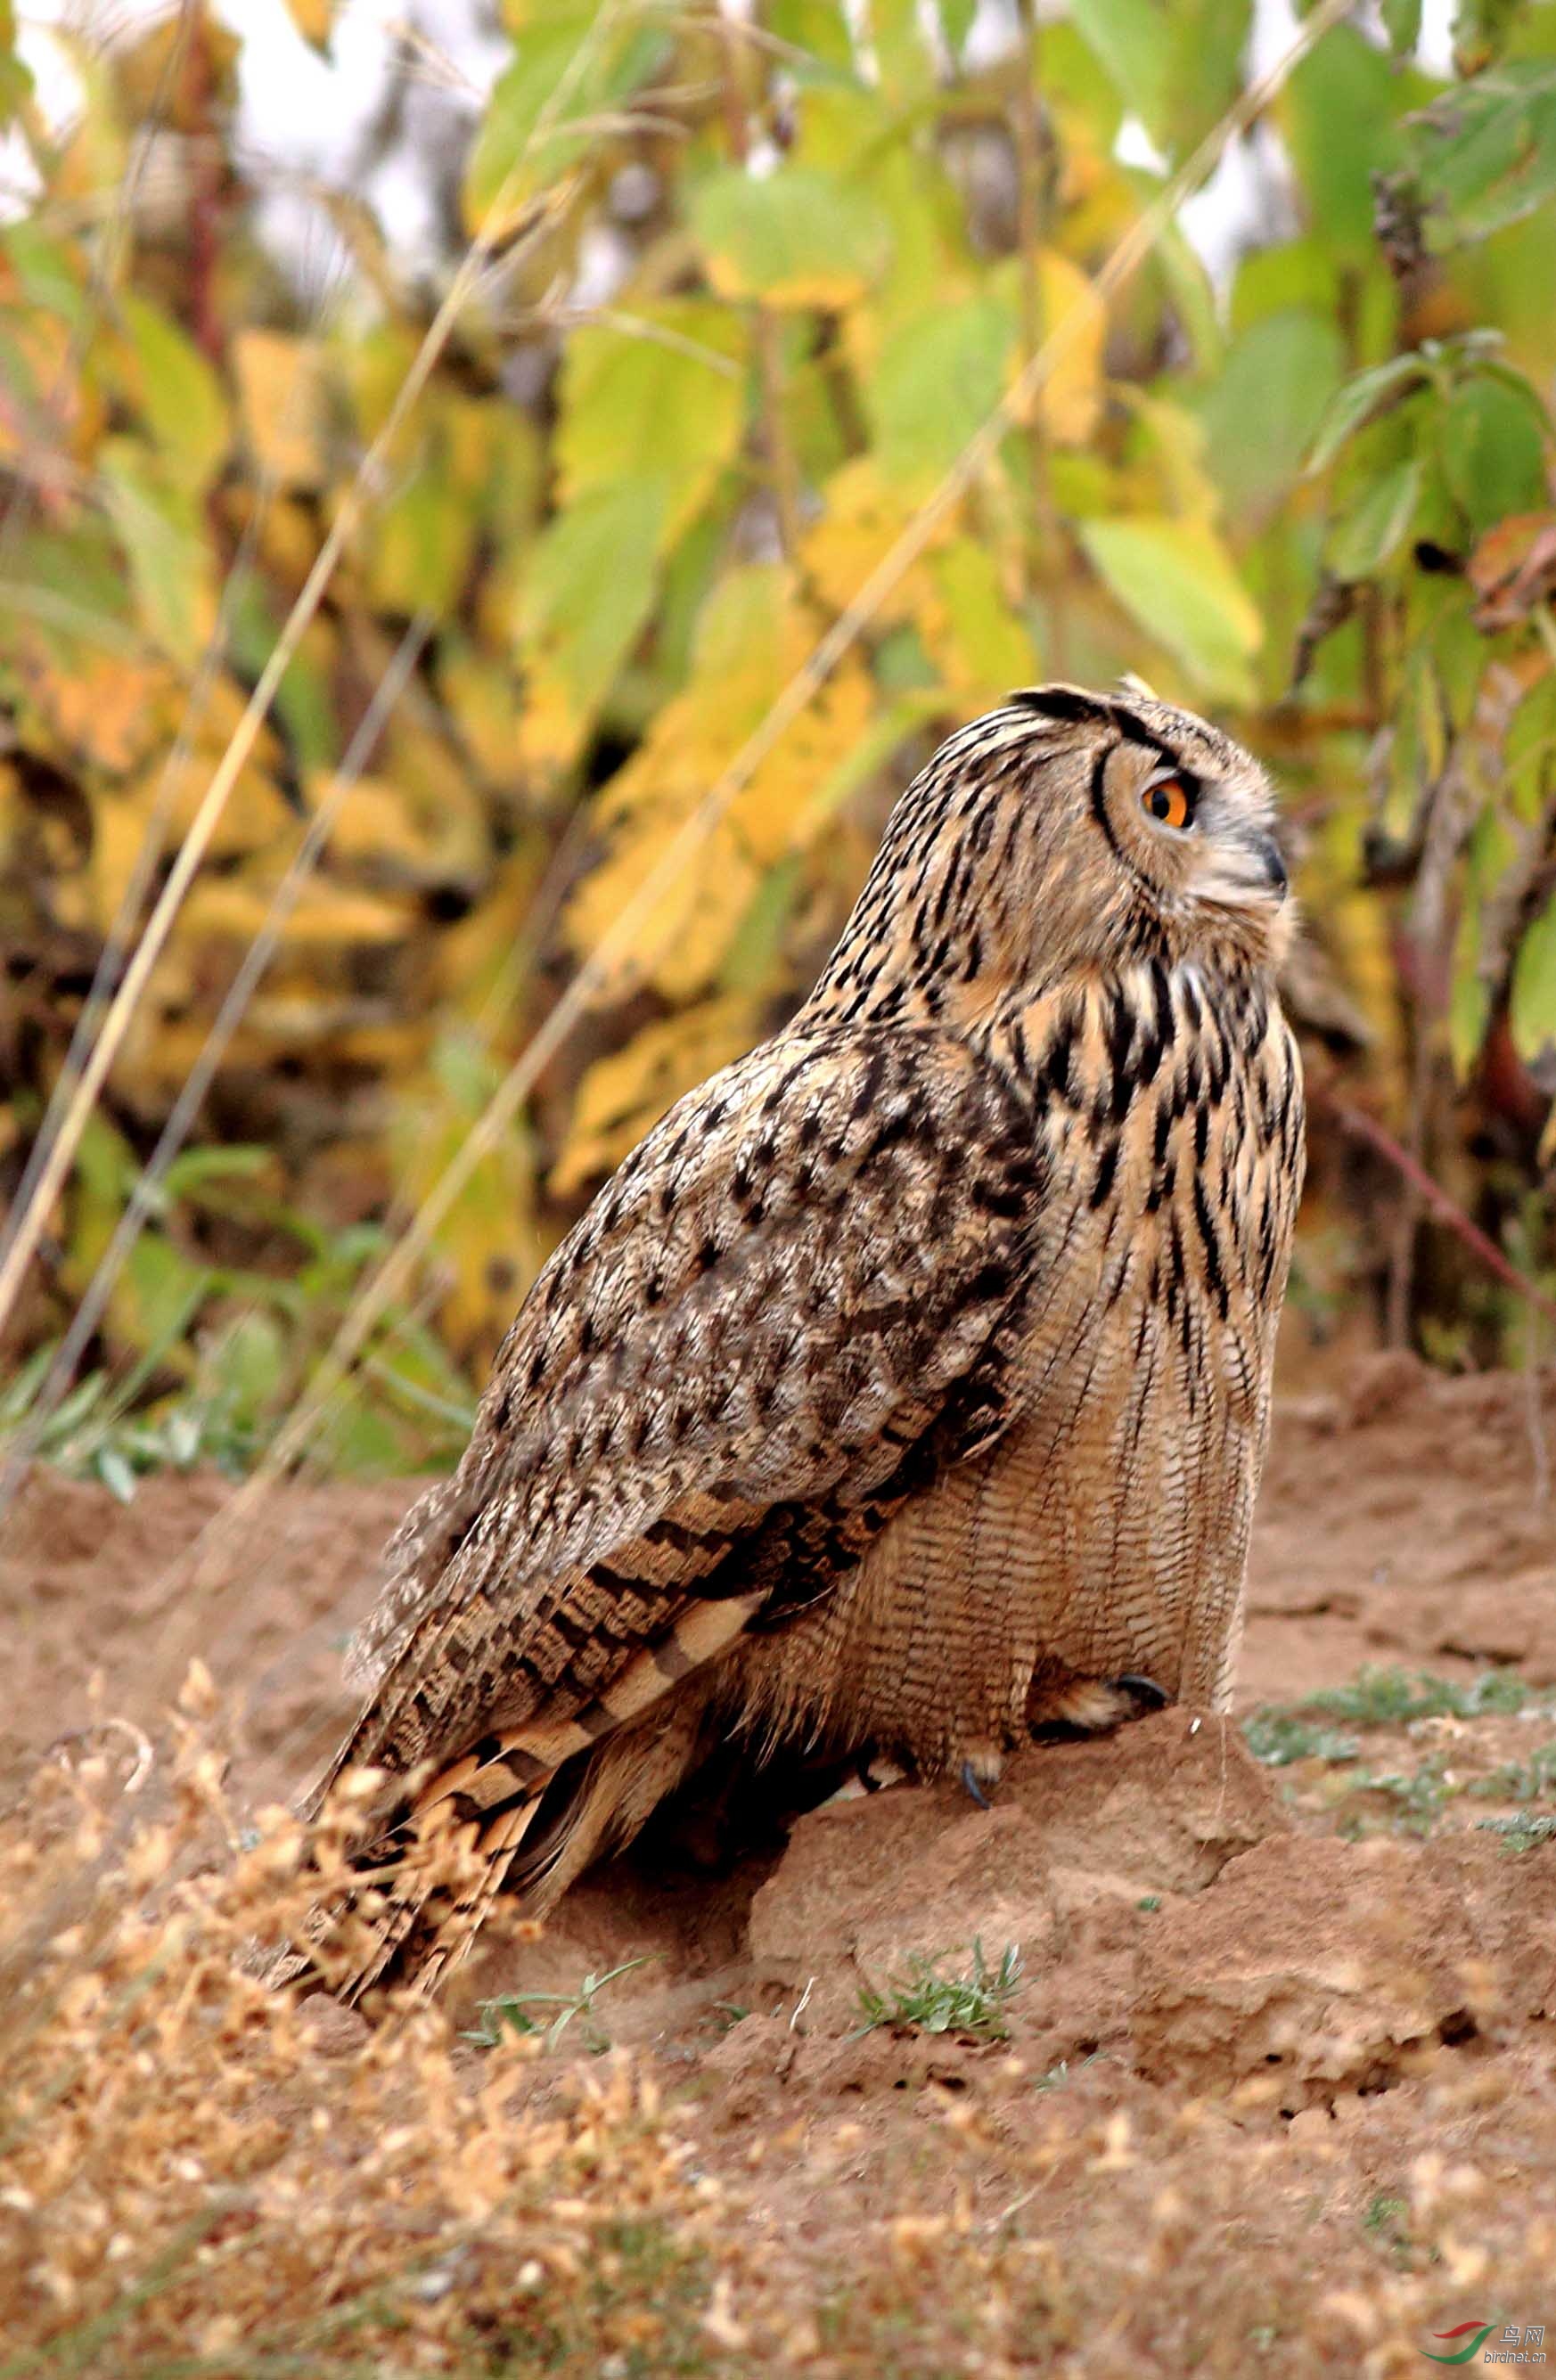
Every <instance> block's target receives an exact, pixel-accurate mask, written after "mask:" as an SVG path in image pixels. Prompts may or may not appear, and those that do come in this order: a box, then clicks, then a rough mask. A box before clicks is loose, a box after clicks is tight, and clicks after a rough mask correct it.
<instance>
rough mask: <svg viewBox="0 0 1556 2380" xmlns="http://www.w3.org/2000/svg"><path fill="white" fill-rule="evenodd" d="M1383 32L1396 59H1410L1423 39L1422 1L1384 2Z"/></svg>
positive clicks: (1385, 0)
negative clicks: (1417, 44) (1417, 43)
mask: <svg viewBox="0 0 1556 2380" xmlns="http://www.w3.org/2000/svg"><path fill="white" fill-rule="evenodd" d="M1383 30H1384V31H1385V33H1387V35H1388V37H1389V47H1390V49H1391V50H1392V52H1393V54H1394V55H1395V57H1396V58H1406V57H1409V56H1410V55H1412V54H1413V53H1414V51H1415V47H1416V42H1418V41H1419V40H1420V38H1421V0H1383Z"/></svg>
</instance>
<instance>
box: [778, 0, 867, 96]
mask: <svg viewBox="0 0 1556 2380" xmlns="http://www.w3.org/2000/svg"><path fill="white" fill-rule="evenodd" d="M762 21H763V23H764V24H765V25H766V27H767V29H768V31H769V32H770V33H772V36H773V38H774V39H775V40H777V41H780V42H788V44H789V46H790V48H791V50H799V51H802V52H803V53H804V61H803V62H802V61H801V60H800V59H797V58H794V57H788V58H785V59H784V67H785V69H786V71H788V72H790V73H792V74H796V75H797V76H798V77H799V78H800V79H801V80H802V81H804V80H808V79H809V78H810V76H811V75H812V74H814V73H816V72H817V71H818V70H820V72H821V75H822V76H823V77H824V78H825V79H827V80H829V81H830V80H832V79H834V78H835V77H838V76H844V77H846V78H847V79H849V80H852V79H853V76H854V70H855V61H854V44H853V42H852V40H851V39H850V37H849V32H848V18H847V13H846V11H845V9H844V7H843V6H842V0H772V6H770V7H768V8H767V9H765V10H764V11H763V16H762Z"/></svg>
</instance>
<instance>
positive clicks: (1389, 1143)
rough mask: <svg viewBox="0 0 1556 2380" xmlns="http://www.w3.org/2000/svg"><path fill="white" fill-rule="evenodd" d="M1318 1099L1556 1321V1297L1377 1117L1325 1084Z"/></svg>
mask: <svg viewBox="0 0 1556 2380" xmlns="http://www.w3.org/2000/svg"><path fill="white" fill-rule="evenodd" d="M1314 1098H1315V1099H1317V1100H1318V1101H1319V1104H1320V1105H1322V1106H1323V1107H1325V1108H1327V1109H1328V1111H1329V1112H1330V1114H1331V1116H1333V1118H1334V1120H1335V1122H1336V1123H1338V1124H1341V1125H1343V1128H1344V1130H1345V1131H1346V1132H1348V1133H1350V1134H1351V1135H1353V1137H1354V1138H1355V1139H1357V1140H1363V1141H1365V1142H1366V1143H1367V1145H1368V1147H1369V1148H1371V1149H1374V1150H1376V1152H1377V1154H1378V1155H1379V1156H1380V1157H1381V1158H1382V1159H1383V1160H1384V1161H1385V1163H1386V1164H1389V1165H1392V1167H1393V1169H1394V1171H1395V1172H1396V1173H1398V1174H1399V1175H1400V1176H1401V1178H1402V1179H1403V1180H1404V1182H1405V1183H1407V1184H1408V1185H1409V1187H1410V1189H1411V1191H1412V1193H1413V1194H1414V1196H1415V1197H1416V1198H1417V1199H1418V1200H1419V1201H1420V1204H1421V1206H1422V1207H1423V1208H1425V1209H1426V1211H1427V1212H1428V1214H1429V1215H1432V1216H1433V1217H1435V1219H1436V1220H1437V1221H1438V1222H1440V1223H1443V1224H1445V1225H1446V1226H1447V1228H1448V1230H1449V1231H1451V1232H1452V1233H1454V1235H1455V1236H1456V1237H1457V1238H1458V1239H1460V1240H1462V1241H1463V1243H1464V1245H1465V1247H1466V1248H1468V1249H1469V1250H1470V1251H1471V1253H1472V1254H1473V1255H1474V1256H1476V1257H1478V1258H1479V1260H1480V1262H1481V1263H1482V1264H1483V1265H1484V1266H1485V1268H1486V1269H1487V1271H1488V1272H1490V1273H1494V1274H1495V1275H1496V1278H1497V1279H1498V1281H1501V1284H1502V1286H1503V1287H1504V1288H1505V1289H1510V1290H1512V1291H1513V1294H1514V1296H1516V1297H1521V1298H1523V1299H1524V1301H1525V1302H1526V1305H1531V1306H1534V1307H1535V1308H1537V1309H1538V1312H1539V1313H1541V1314H1546V1315H1549V1316H1550V1318H1551V1320H1552V1321H1556V1297H1551V1296H1550V1294H1549V1293H1547V1292H1546V1291H1545V1290H1543V1289H1542V1288H1541V1287H1540V1285H1539V1283H1538V1281H1531V1280H1530V1279H1529V1277H1528V1275H1527V1273H1523V1272H1520V1271H1519V1269H1518V1268H1517V1266H1516V1265H1515V1264H1513V1263H1512V1262H1511V1260H1510V1259H1509V1258H1508V1257H1506V1256H1504V1255H1503V1253H1502V1251H1501V1248H1499V1247H1498V1245H1497V1244H1496V1242H1495V1240H1493V1239H1491V1238H1489V1236H1488V1234H1487V1233H1485V1232H1483V1231H1482V1230H1481V1229H1480V1226H1479V1224H1478V1223H1475V1222H1472V1221H1471V1220H1470V1218H1469V1217H1468V1216H1467V1215H1466V1214H1465V1210H1464V1208H1462V1207H1461V1206H1460V1205H1459V1204H1458V1202H1457V1201H1456V1200H1455V1199H1453V1198H1451V1197H1450V1196H1449V1195H1448V1193H1447V1191H1446V1190H1445V1189H1444V1188H1443V1187H1442V1184H1441V1183H1440V1182H1438V1181H1435V1180H1434V1179H1433V1177H1432V1175H1431V1174H1429V1173H1428V1172H1427V1169H1426V1167H1425V1166H1424V1165H1423V1164H1422V1163H1421V1160H1420V1159H1419V1158H1418V1157H1415V1156H1413V1155H1412V1154H1411V1152H1410V1150H1409V1149H1408V1148H1405V1147H1403V1146H1402V1144H1401V1143H1400V1142H1399V1141H1397V1140H1396V1139H1395V1138H1394V1136H1393V1134H1392V1132H1390V1131H1389V1130H1388V1129H1387V1127H1386V1126H1385V1125H1383V1124H1380V1123H1379V1122H1378V1119H1377V1117H1376V1116H1370V1115H1368V1113H1367V1111H1366V1110H1365V1109H1363V1108H1358V1107H1353V1106H1352V1104H1351V1102H1350V1100H1349V1099H1341V1098H1339V1097H1338V1096H1337V1094H1336V1093H1335V1092H1333V1091H1331V1090H1330V1089H1329V1088H1328V1087H1326V1086H1324V1085H1321V1084H1320V1085H1319V1086H1318V1087H1316V1088H1315V1091H1314Z"/></svg>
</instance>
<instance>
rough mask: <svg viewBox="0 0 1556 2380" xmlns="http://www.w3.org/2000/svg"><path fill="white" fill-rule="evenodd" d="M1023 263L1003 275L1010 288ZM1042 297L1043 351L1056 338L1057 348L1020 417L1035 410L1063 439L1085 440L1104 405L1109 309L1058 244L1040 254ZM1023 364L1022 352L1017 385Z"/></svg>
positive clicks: (1066, 442)
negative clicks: (1103, 361)
mask: <svg viewBox="0 0 1556 2380" xmlns="http://www.w3.org/2000/svg"><path fill="white" fill-rule="evenodd" d="M1017 269H1018V268H1014V267H1008V268H1006V272H1005V274H1004V275H1002V276H997V277H999V278H1002V279H1003V281H1004V283H1005V285H1006V286H1007V288H1008V287H1009V286H1010V285H1011V284H1012V282H1013V281H1014V277H1015V271H1016V270H1017ZM1037 297H1038V315H1039V352H1040V350H1041V347H1042V346H1044V345H1046V344H1047V342H1048V341H1049V340H1050V339H1052V340H1053V342H1054V352H1053V356H1052V361H1051V363H1050V365H1049V367H1048V369H1047V371H1046V375H1045V377H1044V379H1043V382H1042V384H1041V386H1040V387H1039V390H1038V392H1037V395H1036V398H1035V400H1033V399H1027V401H1026V402H1024V403H1022V404H1020V405H1019V406H1017V407H1016V408H1015V418H1016V419H1017V420H1019V421H1023V422H1028V421H1030V420H1031V419H1032V418H1033V415H1034V413H1035V414H1036V416H1037V418H1038V419H1039V421H1040V422H1041V424H1042V426H1043V429H1044V430H1045V431H1047V433H1048V435H1049V437H1050V438H1052V439H1053V440H1054V441H1055V443H1057V444H1059V445H1061V446H1082V445H1084V444H1085V443H1086V442H1087V440H1088V438H1089V437H1090V436H1091V434H1092V432H1093V431H1094V430H1095V429H1096V427H1097V420H1098V417H1099V415H1100V412H1101V408H1102V395H1103V374H1102V350H1103V343H1104V340H1105V337H1106V334H1107V312H1106V309H1105V308H1104V306H1103V304H1102V301H1101V299H1100V297H1098V295H1097V292H1096V290H1095V289H1094V288H1093V287H1092V285H1091V283H1090V282H1089V281H1088V278H1087V276H1086V274H1085V273H1082V272H1081V270H1080V268H1079V266H1078V265H1075V264H1072V263H1071V261H1070V260H1069V258H1068V257H1067V256H1061V255H1059V254H1058V252H1057V251H1056V250H1055V249H1043V251H1042V253H1041V255H1040V256H1039V259H1038V273H1037ZM1022 369H1023V364H1022V359H1021V358H1019V357H1017V358H1015V360H1014V362H1013V364H1012V366H1011V371H1010V381H1011V383H1012V384H1013V385H1014V383H1015V380H1016V379H1017V377H1018V376H1019V374H1020V372H1021V370H1022Z"/></svg>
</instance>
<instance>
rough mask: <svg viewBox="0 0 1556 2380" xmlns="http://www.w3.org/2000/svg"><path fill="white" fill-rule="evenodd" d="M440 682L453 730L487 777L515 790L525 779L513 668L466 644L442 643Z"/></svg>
mask: <svg viewBox="0 0 1556 2380" xmlns="http://www.w3.org/2000/svg"><path fill="white" fill-rule="evenodd" d="M438 687H439V691H440V692H441V694H442V696H443V699H444V705H445V707H446V710H447V713H448V718H449V722H450V724H451V726H452V727H453V729H454V732H455V734H456V736H457V737H458V739H459V742H460V743H461V745H462V746H463V747H464V749H465V750H466V752H467V753H468V755H469V757H470V759H472V760H473V761H474V762H475V765H476V767H477V768H478V769H479V770H480V773H481V775H482V776H483V777H484V778H485V780H486V782H487V783H488V784H489V785H491V786H493V787H494V788H496V789H497V790H498V791H499V792H502V793H513V792H517V790H518V789H519V788H520V787H521V786H522V785H523V783H524V779H525V769H524V762H523V758H522V755H521V753H520V750H519V720H520V717H521V714H522V710H523V702H522V698H521V696H520V690H519V681H518V675H517V671H515V670H514V669H513V668H511V667H510V666H509V664H508V663H506V662H498V661H492V660H489V659H488V658H487V657H486V656H485V655H484V654H482V653H479V652H476V651H474V650H471V649H470V648H469V647H468V646H467V647H464V648H456V649H449V648H447V647H445V648H444V649H443V650H441V651H440V653H439V656H438Z"/></svg>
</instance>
